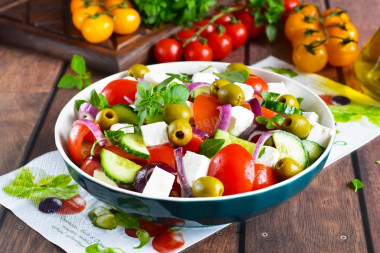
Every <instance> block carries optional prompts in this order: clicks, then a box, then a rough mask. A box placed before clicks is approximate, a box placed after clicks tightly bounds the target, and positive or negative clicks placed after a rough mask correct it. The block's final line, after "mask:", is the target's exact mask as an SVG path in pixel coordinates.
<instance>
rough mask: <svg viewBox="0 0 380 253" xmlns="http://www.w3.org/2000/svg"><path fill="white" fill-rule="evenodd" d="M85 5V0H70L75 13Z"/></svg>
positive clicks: (92, 0) (95, 0)
mask: <svg viewBox="0 0 380 253" xmlns="http://www.w3.org/2000/svg"><path fill="white" fill-rule="evenodd" d="M91 2H99V0H91ZM83 5H84V0H71V2H70V11H71V13H73V12H74V11H75V10H76V9H78V8H79V7H82V6H83Z"/></svg>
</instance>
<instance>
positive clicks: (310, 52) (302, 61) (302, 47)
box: [292, 41, 327, 73]
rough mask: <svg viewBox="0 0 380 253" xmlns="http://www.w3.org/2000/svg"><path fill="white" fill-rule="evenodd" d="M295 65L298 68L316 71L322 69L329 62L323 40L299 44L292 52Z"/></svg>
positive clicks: (305, 70)
mask: <svg viewBox="0 0 380 253" xmlns="http://www.w3.org/2000/svg"><path fill="white" fill-rule="evenodd" d="M292 59H293V63H294V65H295V66H296V67H297V69H298V70H300V71H302V72H306V73H314V72H318V71H320V70H322V69H323V68H324V67H325V66H326V64H327V50H326V47H325V45H324V43H322V42H321V41H314V42H311V43H309V44H304V43H302V44H299V45H298V46H297V47H296V48H295V49H294V50H293V54H292Z"/></svg>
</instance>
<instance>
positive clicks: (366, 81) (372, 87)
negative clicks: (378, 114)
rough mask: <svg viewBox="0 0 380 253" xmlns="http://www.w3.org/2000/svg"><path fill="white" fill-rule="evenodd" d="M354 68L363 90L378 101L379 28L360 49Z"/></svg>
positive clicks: (379, 98) (379, 68) (379, 96)
mask: <svg viewBox="0 0 380 253" xmlns="http://www.w3.org/2000/svg"><path fill="white" fill-rule="evenodd" d="M354 69H355V75H356V77H357V79H358V80H359V82H360V83H361V88H362V90H363V92H364V93H366V94H368V95H370V96H371V97H373V98H374V99H376V100H379V101H380V28H379V29H378V30H377V32H376V33H375V34H374V35H373V36H372V37H371V39H370V40H369V41H368V42H367V43H366V44H365V45H364V47H363V48H362V50H361V51H360V53H359V56H358V57H357V59H356V60H355V64H354Z"/></svg>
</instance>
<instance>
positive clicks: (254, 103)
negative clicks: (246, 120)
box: [248, 98, 263, 118]
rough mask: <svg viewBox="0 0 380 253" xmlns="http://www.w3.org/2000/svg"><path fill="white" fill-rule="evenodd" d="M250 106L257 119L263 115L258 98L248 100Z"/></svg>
mask: <svg viewBox="0 0 380 253" xmlns="http://www.w3.org/2000/svg"><path fill="white" fill-rule="evenodd" d="M248 104H249V106H250V107H251V111H252V112H253V115H254V116H255V118H256V117H257V116H262V115H263V113H262V112H261V106H260V102H259V100H258V99H257V98H251V99H250V100H248Z"/></svg>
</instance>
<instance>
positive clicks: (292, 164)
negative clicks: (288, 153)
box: [274, 157, 302, 181]
mask: <svg viewBox="0 0 380 253" xmlns="http://www.w3.org/2000/svg"><path fill="white" fill-rule="evenodd" d="M301 171H302V169H301V166H300V165H299V163H298V162H297V161H295V160H294V159H292V158H290V157H284V158H282V159H280V160H278V162H277V163H276V165H275V166H274V172H275V173H276V176H277V178H278V180H280V181H283V180H286V179H288V178H291V177H292V176H295V175H297V174H298V173H300V172H301Z"/></svg>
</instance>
